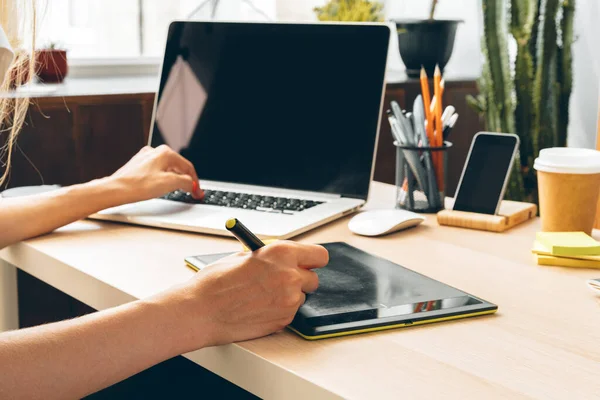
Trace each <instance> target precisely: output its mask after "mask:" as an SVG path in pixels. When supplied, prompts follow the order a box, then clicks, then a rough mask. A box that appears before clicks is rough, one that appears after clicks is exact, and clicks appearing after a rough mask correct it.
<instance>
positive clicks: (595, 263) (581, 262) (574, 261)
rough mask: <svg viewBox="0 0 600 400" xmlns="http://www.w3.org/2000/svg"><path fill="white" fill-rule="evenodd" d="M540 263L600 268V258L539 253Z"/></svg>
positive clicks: (538, 259)
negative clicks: (587, 258) (591, 258)
mask: <svg viewBox="0 0 600 400" xmlns="http://www.w3.org/2000/svg"><path fill="white" fill-rule="evenodd" d="M537 263H538V265H548V266H556V267H571V268H600V260H586V259H581V258H569V257H554V256H543V255H539V254H538V255H537Z"/></svg>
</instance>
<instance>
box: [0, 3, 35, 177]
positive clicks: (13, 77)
mask: <svg viewBox="0 0 600 400" xmlns="http://www.w3.org/2000/svg"><path fill="white" fill-rule="evenodd" d="M25 15H31V18H30V19H29V21H30V22H28V23H26V22H25V21H26V19H25V18H24V16H25ZM36 18H37V15H36V0H23V1H21V2H20V4H17V0H0V24H1V25H2V27H4V30H5V31H6V34H7V36H8V39H9V42H10V43H11V46H12V47H13V49H14V51H15V58H14V60H13V63H12V64H11V66H10V68H9V70H8V72H7V74H6V75H5V77H4V78H5V79H4V82H3V83H2V87H1V88H0V91H2V92H6V91H8V90H10V89H13V88H15V87H18V86H21V85H23V84H25V83H27V82H28V81H29V80H31V78H32V77H33V76H34V74H35V36H36ZM23 32H28V33H31V37H32V41H31V43H30V45H31V50H30V51H25V50H23V47H24V46H23V44H24V43H23V42H22V40H21V39H20V38H21V37H23V36H25V35H23ZM0 80H1V78H0ZM28 108H29V98H28V97H26V96H0V187H2V185H3V184H4V183H6V182H7V180H8V178H9V176H10V163H11V159H12V154H13V150H14V146H15V143H16V140H17V135H18V134H19V132H20V131H21V128H22V127H23V124H24V122H25V117H26V115H27V109H28Z"/></svg>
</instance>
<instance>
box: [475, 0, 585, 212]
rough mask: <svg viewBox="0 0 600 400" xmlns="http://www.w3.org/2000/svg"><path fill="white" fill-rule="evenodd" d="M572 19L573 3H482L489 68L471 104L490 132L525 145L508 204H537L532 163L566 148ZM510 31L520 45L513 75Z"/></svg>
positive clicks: (554, 0) (522, 0) (562, 0)
mask: <svg viewBox="0 0 600 400" xmlns="http://www.w3.org/2000/svg"><path fill="white" fill-rule="evenodd" d="M507 13H510V14H509V15H508V18H507ZM574 13H575V0H485V1H483V21H484V38H483V40H482V53H483V55H484V60H485V62H484V66H483V72H482V76H481V79H480V80H479V82H478V86H479V92H480V93H479V95H478V96H477V97H469V98H468V99H467V101H468V102H469V104H470V105H471V106H472V107H473V108H474V109H475V110H476V111H477V112H478V113H480V115H481V116H482V117H483V118H484V121H485V125H486V129H487V130H489V131H494V132H505V133H516V134H517V135H518V136H519V138H520V140H521V147H520V149H519V154H518V156H517V158H518V160H519V162H517V163H515V170H514V172H513V174H512V175H511V180H510V183H509V187H508V190H507V194H506V196H507V198H511V199H514V200H526V201H536V202H537V182H536V176H535V171H534V170H533V161H534V159H535V158H536V157H537V155H538V154H539V151H540V149H542V148H546V147H553V146H564V145H565V144H566V134H567V126H568V122H569V101H570V95H571V90H572V81H573V78H572V63H573V60H572V51H571V46H572V44H573V16H574ZM507 27H508V30H509V32H510V35H511V36H512V37H513V38H514V39H515V42H516V44H517V55H516V59H515V65H514V68H512V69H511V68H510V66H509V62H508V50H507V47H506V42H507V39H508V35H509V34H508V33H507ZM513 99H514V100H513ZM513 101H514V103H515V105H514V106H513Z"/></svg>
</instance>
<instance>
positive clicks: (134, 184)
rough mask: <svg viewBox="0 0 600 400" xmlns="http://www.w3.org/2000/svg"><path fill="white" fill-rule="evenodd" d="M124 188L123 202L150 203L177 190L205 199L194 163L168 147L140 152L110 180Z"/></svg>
mask: <svg viewBox="0 0 600 400" xmlns="http://www.w3.org/2000/svg"><path fill="white" fill-rule="evenodd" d="M109 179H110V180H112V181H116V182H118V183H119V186H120V187H122V188H124V192H125V193H124V195H125V197H126V198H125V199H123V201H122V202H123V203H133V202H136V201H142V200H149V199H153V198H157V197H160V196H163V195H165V194H167V193H170V192H172V191H174V190H183V191H185V192H188V193H191V194H192V196H194V197H195V198H197V199H201V198H203V197H204V192H203V191H202V189H200V184H199V182H198V175H197V174H196V170H195V169H194V166H193V165H192V163H191V162H189V161H188V160H186V159H185V158H183V157H182V156H181V155H179V154H178V153H176V152H175V151H173V150H172V149H171V148H170V147H168V146H166V145H162V146H158V147H157V148H152V147H149V146H146V147H144V148H143V149H141V150H140V151H139V152H138V153H137V154H136V155H135V156H133V158H131V160H129V161H128V162H127V164H125V165H124V166H123V167H121V168H120V169H119V170H118V171H117V172H115V173H114V174H113V175H112V176H111V177H110V178H109Z"/></svg>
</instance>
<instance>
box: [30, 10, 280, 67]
mask: <svg viewBox="0 0 600 400" xmlns="http://www.w3.org/2000/svg"><path fill="white" fill-rule="evenodd" d="M275 1H276V0H168V1H165V0H52V1H47V2H45V3H46V5H45V7H44V9H42V10H40V14H41V15H40V24H39V29H38V47H41V46H48V45H50V44H52V43H53V44H55V45H56V46H59V47H63V48H66V49H68V50H69V58H70V59H88V60H89V59H128V58H136V59H139V58H140V57H147V58H156V57H160V56H161V54H162V51H163V46H164V42H165V37H166V32H167V28H168V25H169V22H170V21H172V20H175V19H189V18H192V19H210V17H211V12H212V7H213V6H214V5H216V8H215V11H216V15H215V19H224V20H258V21H261V20H263V21H264V20H272V19H275V17H276V15H275ZM201 5H204V6H203V7H202V8H200V9H199V10H198V11H197V12H195V13H193V12H194V10H196V9H197V8H198V7H200V6H201ZM192 13H193V14H194V15H191V14H192Z"/></svg>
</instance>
